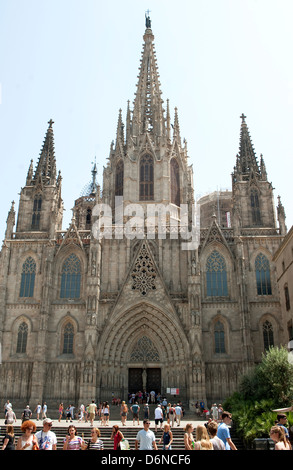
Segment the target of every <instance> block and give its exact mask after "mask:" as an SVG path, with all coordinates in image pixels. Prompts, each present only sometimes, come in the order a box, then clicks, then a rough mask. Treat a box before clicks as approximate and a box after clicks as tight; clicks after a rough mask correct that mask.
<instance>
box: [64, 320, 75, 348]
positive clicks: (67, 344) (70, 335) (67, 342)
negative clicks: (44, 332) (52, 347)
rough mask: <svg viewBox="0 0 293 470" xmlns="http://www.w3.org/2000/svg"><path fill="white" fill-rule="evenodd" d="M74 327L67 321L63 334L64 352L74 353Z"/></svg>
mask: <svg viewBox="0 0 293 470" xmlns="http://www.w3.org/2000/svg"><path fill="white" fill-rule="evenodd" d="M73 340H74V327H73V325H72V323H67V324H66V325H65V327H64V334H63V354H73Z"/></svg>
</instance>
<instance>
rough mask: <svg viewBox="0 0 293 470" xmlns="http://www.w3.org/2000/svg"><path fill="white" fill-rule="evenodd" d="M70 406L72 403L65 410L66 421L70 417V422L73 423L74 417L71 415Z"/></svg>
mask: <svg viewBox="0 0 293 470" xmlns="http://www.w3.org/2000/svg"><path fill="white" fill-rule="evenodd" d="M70 407H71V405H69V406H68V407H67V408H66V410H65V416H66V423H68V419H69V420H70V422H71V423H72V417H71V412H70Z"/></svg>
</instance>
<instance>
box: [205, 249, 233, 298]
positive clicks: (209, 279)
mask: <svg viewBox="0 0 293 470" xmlns="http://www.w3.org/2000/svg"><path fill="white" fill-rule="evenodd" d="M206 288H207V296H208V297H227V296H228V284H227V270H226V263H225V259H224V257H223V256H222V255H221V254H220V253H218V251H216V250H214V251H213V252H212V253H211V254H210V256H209V257H208V259H207V264H206Z"/></svg>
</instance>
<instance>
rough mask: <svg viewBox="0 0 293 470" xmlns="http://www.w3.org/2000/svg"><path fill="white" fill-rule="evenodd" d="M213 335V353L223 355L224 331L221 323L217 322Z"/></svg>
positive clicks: (224, 350)
mask: <svg viewBox="0 0 293 470" xmlns="http://www.w3.org/2000/svg"><path fill="white" fill-rule="evenodd" d="M214 335H215V353H216V354H220V353H225V352H226V348H225V330H224V325H223V323H222V322H220V320H219V321H217V323H216V324H215V328H214Z"/></svg>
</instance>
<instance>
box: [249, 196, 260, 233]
mask: <svg viewBox="0 0 293 470" xmlns="http://www.w3.org/2000/svg"><path fill="white" fill-rule="evenodd" d="M250 204H251V214H252V224H253V225H261V218H260V207H259V197H258V191H257V190H256V189H252V190H251V193H250Z"/></svg>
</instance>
